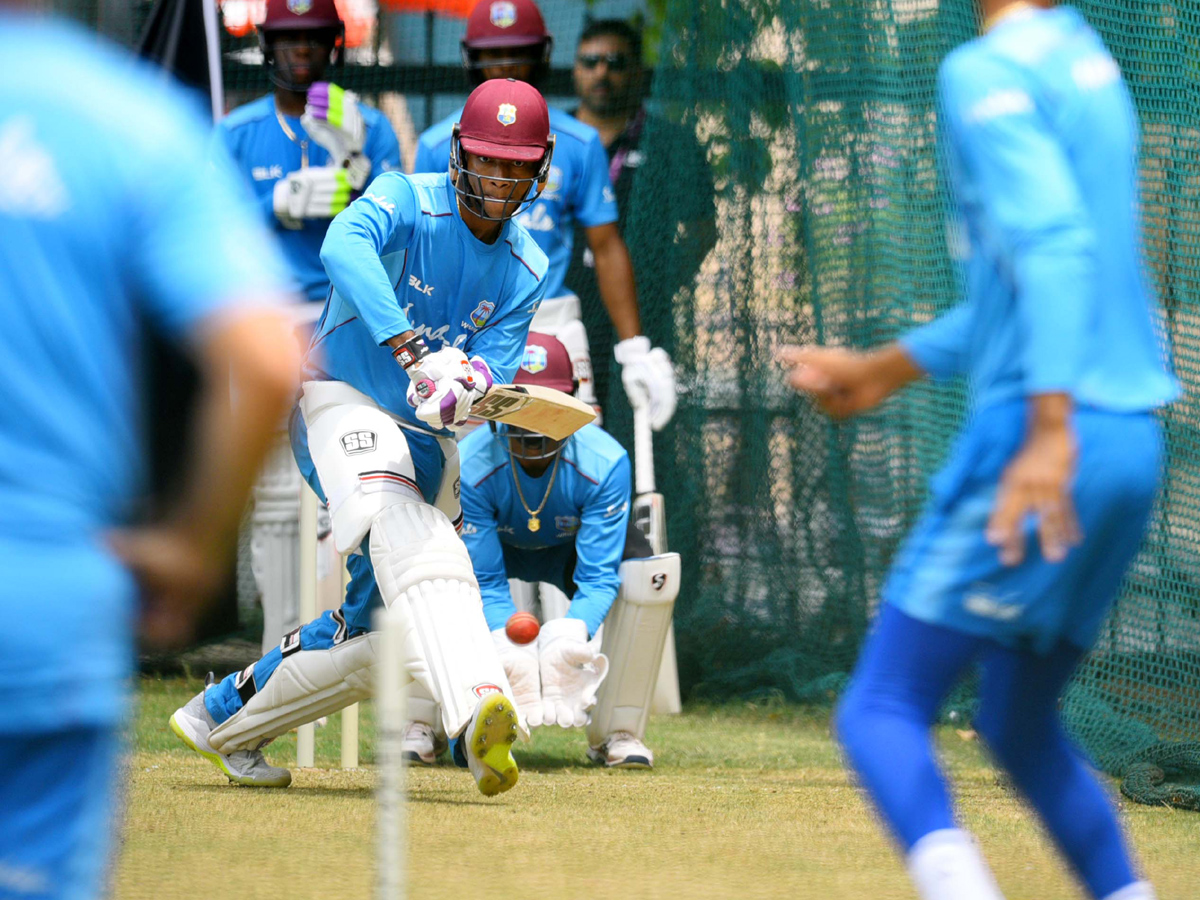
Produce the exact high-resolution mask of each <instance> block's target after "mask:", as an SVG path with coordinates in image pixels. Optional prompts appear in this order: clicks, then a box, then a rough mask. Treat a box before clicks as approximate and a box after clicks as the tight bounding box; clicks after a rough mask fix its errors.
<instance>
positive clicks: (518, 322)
mask: <svg viewBox="0 0 1200 900" xmlns="http://www.w3.org/2000/svg"><path fill="white" fill-rule="evenodd" d="M545 295H546V276H545V275H543V276H542V277H541V278H540V279H539V280H538V282H537V283H536V284H535V285H534V286H533V288H532V289H530V290H528V291H526V293H525V295H524V296H523V297H520V298H519V299H517V301H516V303H515V304H514V306H513V309H512V311H511V312H509V313H507V314H505V315H504V316H501V317H500V318H499V319H497V320H496V321H495V322H493V323H492V324H491V325H489V326H488V327H487V328H484V329H482V330H481V331H477V332H476V333H475V334H473V335H472V336H471V337H470V338H469V339H468V340H467V342H466V345H465V347H464V348H463V352H465V353H466V354H467V356H481V357H483V361H484V362H486V363H487V364H488V368H489V369H491V370H492V378H493V380H494V381H495V382H496V384H512V380H513V378H514V376H516V374H517V366H518V365H519V364H520V362H521V357H522V356H524V354H525V341H526V339H527V338H528V336H529V326H530V324H532V322H533V315H534V313H536V312H537V309H538V306H540V305H541V302H542V298H543V297H544V296H545Z"/></svg>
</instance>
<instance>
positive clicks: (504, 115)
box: [496, 103, 517, 125]
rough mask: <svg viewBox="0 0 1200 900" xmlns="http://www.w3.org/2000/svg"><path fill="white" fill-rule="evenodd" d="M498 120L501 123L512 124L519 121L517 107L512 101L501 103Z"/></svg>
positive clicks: (497, 115)
mask: <svg viewBox="0 0 1200 900" xmlns="http://www.w3.org/2000/svg"><path fill="white" fill-rule="evenodd" d="M496 121H497V122H499V123H500V124H501V125H511V124H512V123H513V122H515V121H517V108H516V107H515V106H513V105H512V104H511V103H501V104H500V109H499V111H498V112H497V113H496Z"/></svg>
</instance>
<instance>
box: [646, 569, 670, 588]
mask: <svg viewBox="0 0 1200 900" xmlns="http://www.w3.org/2000/svg"><path fill="white" fill-rule="evenodd" d="M650 584H651V586H652V587H653V588H654V589H655V590H656V591H661V590H662V589H663V588H665V587H666V586H667V575H666V573H665V572H659V573H658V574H657V575H651V576H650Z"/></svg>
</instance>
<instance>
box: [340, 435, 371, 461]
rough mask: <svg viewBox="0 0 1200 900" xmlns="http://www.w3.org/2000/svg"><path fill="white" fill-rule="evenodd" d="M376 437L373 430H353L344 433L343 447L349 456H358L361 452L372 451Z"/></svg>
mask: <svg viewBox="0 0 1200 900" xmlns="http://www.w3.org/2000/svg"><path fill="white" fill-rule="evenodd" d="M375 444H376V438H375V432H373V431H351V432H348V433H347V434H343V435H342V449H343V450H344V451H346V455H347V456H358V455H359V454H360V453H370V452H371V451H372V450H374V449H375Z"/></svg>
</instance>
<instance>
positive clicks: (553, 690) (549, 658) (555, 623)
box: [538, 618, 608, 728]
mask: <svg viewBox="0 0 1200 900" xmlns="http://www.w3.org/2000/svg"><path fill="white" fill-rule="evenodd" d="M538 656H539V658H540V662H541V671H542V724H543V725H555V724H557V725H560V726H562V727H563V728H574V727H577V726H581V725H586V724H587V721H588V710H590V709H591V708H592V707H593V706H595V705H596V692H597V691H598V690H599V689H600V685H601V684H603V683H604V679H605V677H606V676H607V675H608V657H607V656H605V655H604V654H603V653H601V652H600V650H599V648H598V647H597V646H596V645H595V644H594V643H589V642H588V636H587V623H586V622H584V621H583V620H582V619H566V618H563V619H551V620H550V621H549V622H547V623H546V624H545V625H543V626H542V630H541V632H539V634H538Z"/></svg>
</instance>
